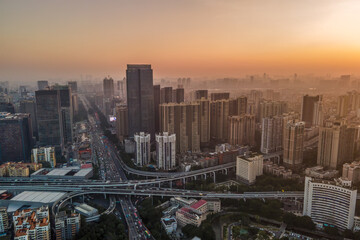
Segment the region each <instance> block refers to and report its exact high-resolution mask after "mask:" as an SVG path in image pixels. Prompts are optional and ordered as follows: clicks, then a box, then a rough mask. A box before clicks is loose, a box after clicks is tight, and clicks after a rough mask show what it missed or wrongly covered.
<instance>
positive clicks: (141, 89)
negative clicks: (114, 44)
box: [126, 64, 155, 137]
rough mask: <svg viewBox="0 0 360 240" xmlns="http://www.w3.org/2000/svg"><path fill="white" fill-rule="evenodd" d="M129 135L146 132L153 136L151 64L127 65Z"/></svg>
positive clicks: (153, 116)
mask: <svg viewBox="0 0 360 240" xmlns="http://www.w3.org/2000/svg"><path fill="white" fill-rule="evenodd" d="M126 87H127V104H128V111H129V114H128V118H129V121H128V123H129V136H130V137H132V136H134V134H135V133H136V132H148V133H150V135H151V136H155V115H154V87H153V70H152V69H151V65H131V64H129V65H127V70H126Z"/></svg>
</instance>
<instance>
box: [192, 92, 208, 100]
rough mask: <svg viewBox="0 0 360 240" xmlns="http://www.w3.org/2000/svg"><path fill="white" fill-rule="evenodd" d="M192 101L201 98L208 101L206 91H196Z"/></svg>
mask: <svg viewBox="0 0 360 240" xmlns="http://www.w3.org/2000/svg"><path fill="white" fill-rule="evenodd" d="M194 97H195V99H194V100H199V99H201V98H205V99H208V90H196V91H195V93H194Z"/></svg>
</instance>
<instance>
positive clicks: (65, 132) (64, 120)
mask: <svg viewBox="0 0 360 240" xmlns="http://www.w3.org/2000/svg"><path fill="white" fill-rule="evenodd" d="M54 89H56V90H57V91H59V97H60V133H61V140H62V146H63V147H65V146H66V145H67V144H69V143H72V140H73V128H72V123H73V105H72V97H71V90H70V89H69V87H68V86H56V87H55V88H54Z"/></svg>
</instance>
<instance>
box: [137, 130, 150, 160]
mask: <svg viewBox="0 0 360 240" xmlns="http://www.w3.org/2000/svg"><path fill="white" fill-rule="evenodd" d="M134 140H135V151H136V152H135V160H136V164H137V165H138V166H144V165H147V164H149V163H150V157H151V156H150V134H149V133H144V132H140V133H138V134H137V133H135V135H134Z"/></svg>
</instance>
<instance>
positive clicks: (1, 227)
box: [0, 207, 9, 234]
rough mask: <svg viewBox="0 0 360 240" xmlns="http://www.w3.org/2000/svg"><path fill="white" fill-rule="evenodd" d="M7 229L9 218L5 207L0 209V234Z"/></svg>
mask: <svg viewBox="0 0 360 240" xmlns="http://www.w3.org/2000/svg"><path fill="white" fill-rule="evenodd" d="M8 229H9V218H8V213H7V208H6V207H0V234H1V233H4V232H6V231H7V230H8Z"/></svg>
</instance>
